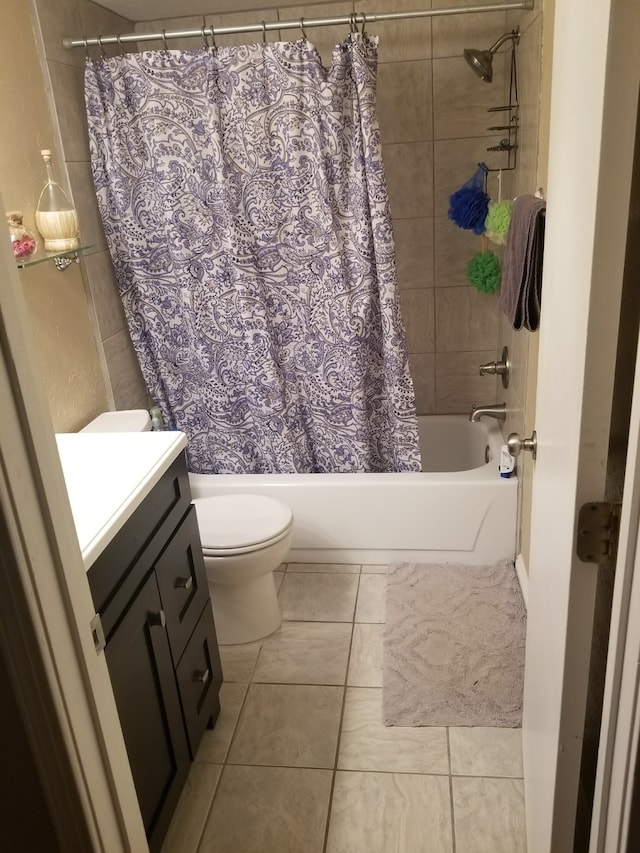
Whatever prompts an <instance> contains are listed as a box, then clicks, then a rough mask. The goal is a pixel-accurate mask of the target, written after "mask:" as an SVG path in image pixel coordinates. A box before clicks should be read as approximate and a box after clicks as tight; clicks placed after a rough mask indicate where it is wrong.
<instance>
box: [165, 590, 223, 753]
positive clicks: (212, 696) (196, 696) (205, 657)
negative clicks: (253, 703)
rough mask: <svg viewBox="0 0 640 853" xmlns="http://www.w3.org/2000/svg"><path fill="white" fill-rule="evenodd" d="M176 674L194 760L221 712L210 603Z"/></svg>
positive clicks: (214, 632)
mask: <svg viewBox="0 0 640 853" xmlns="http://www.w3.org/2000/svg"><path fill="white" fill-rule="evenodd" d="M176 674H177V677H178V690H179V692H180V699H181V701H182V713H183V715H184V721H185V724H186V727H187V737H188V740H189V748H190V750H191V757H192V758H195V755H196V752H197V751H198V746H199V744H200V740H201V739H202V735H203V733H204V730H205V728H206V727H207V725H210V726H212V725H213V723H215V721H216V719H217V717H218V713H219V712H220V701H219V699H218V690H219V689H220V685H221V683H222V666H221V664H220V655H219V653H218V642H217V639H216V630H215V627H214V624H213V612H212V610H211V604H210V603H209V602H207V604H206V606H205V608H204V610H203V612H202V616H201V617H200V621H199V622H198V625H197V627H196V629H195V631H194V632H193V636H192V637H191V640H190V641H189V645H188V646H187V648H186V649H185V652H184V654H183V656H182V660H181V661H180V663H179V664H178V669H177V673H176Z"/></svg>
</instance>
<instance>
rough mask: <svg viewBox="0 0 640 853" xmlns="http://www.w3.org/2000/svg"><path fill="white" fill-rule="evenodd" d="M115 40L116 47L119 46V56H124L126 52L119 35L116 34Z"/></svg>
mask: <svg viewBox="0 0 640 853" xmlns="http://www.w3.org/2000/svg"><path fill="white" fill-rule="evenodd" d="M116 41H117V42H118V47H119V48H120V56H124V55H125V53H126V52H127V51H126V49H125V46H124V45H123V44H122V39H121V38H120V36H116Z"/></svg>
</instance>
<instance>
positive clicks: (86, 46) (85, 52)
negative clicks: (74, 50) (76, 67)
mask: <svg viewBox="0 0 640 853" xmlns="http://www.w3.org/2000/svg"><path fill="white" fill-rule="evenodd" d="M84 55H85V59H91V57H90V56H89V43H88V42H87V40H86V39H84Z"/></svg>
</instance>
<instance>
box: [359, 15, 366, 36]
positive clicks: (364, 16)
mask: <svg viewBox="0 0 640 853" xmlns="http://www.w3.org/2000/svg"><path fill="white" fill-rule="evenodd" d="M366 25H367V16H366V15H365V13H364V12H363V13H362V26H361V27H360V35H362V36H366V33H365V31H364V28H365V27H366Z"/></svg>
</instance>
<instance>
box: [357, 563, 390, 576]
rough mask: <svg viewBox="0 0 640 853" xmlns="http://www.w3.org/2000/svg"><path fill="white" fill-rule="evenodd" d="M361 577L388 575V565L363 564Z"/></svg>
mask: <svg viewBox="0 0 640 853" xmlns="http://www.w3.org/2000/svg"><path fill="white" fill-rule="evenodd" d="M362 574H363V575H387V574H389V564H388V563H384V564H380V565H378V563H365V565H363V567H362Z"/></svg>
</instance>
